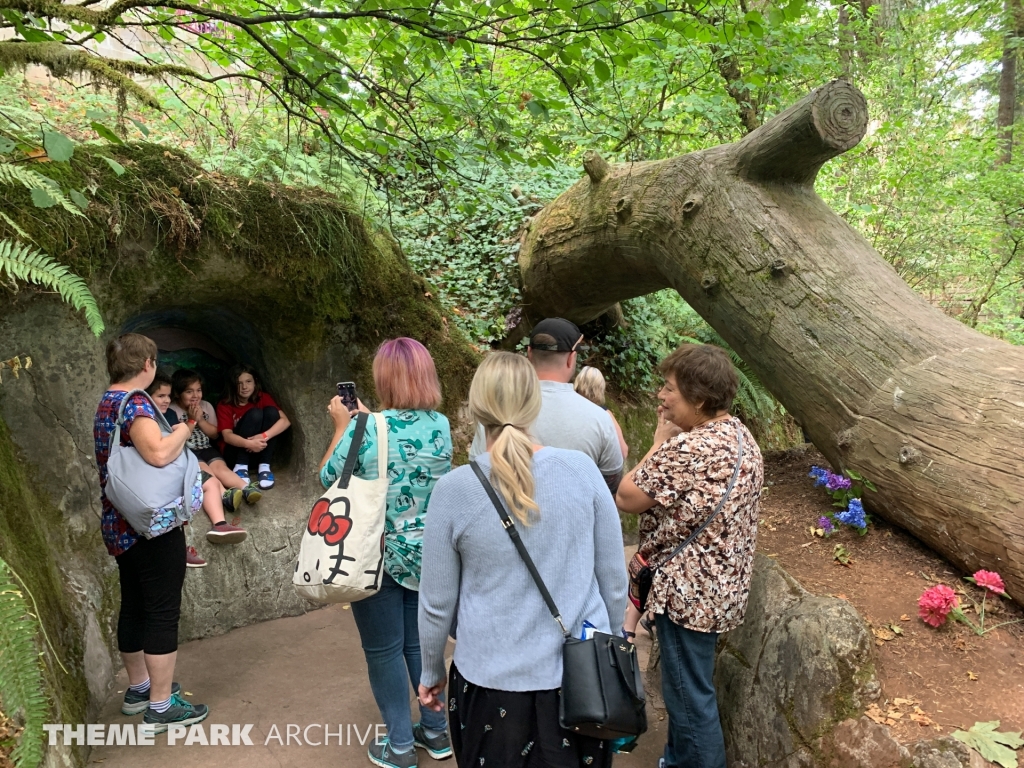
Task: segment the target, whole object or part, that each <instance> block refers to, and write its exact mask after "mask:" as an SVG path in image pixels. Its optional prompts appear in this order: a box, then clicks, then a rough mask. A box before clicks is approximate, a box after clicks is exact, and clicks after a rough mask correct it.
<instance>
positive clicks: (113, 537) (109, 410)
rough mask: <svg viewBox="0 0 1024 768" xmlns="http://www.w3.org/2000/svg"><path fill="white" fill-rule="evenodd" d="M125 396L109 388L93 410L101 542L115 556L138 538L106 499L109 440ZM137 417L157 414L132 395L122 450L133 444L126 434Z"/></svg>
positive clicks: (145, 402)
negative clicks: (101, 510)
mask: <svg viewBox="0 0 1024 768" xmlns="http://www.w3.org/2000/svg"><path fill="white" fill-rule="evenodd" d="M126 394H127V393H126V392H124V391H122V390H117V389H110V390H107V391H106V392H105V393H103V397H102V399H101V400H100V404H99V407H98V408H97V409H96V420H95V422H94V423H93V439H94V441H95V445H96V467H97V469H99V472H100V504H101V506H102V507H103V516H102V527H103V543H104V544H106V545H107V551H108V552H109V553H110V554H111V555H113V556H115V557H116V556H117V555H120V554H123V553H124V552H126V551H127V550H128V548H129V547H131V546H132V545H133V544H134V543H135V542H136V541H138V540H139V535H138V534H137V533H136V532H135V531H134V530H133V529H132V527H131V526H130V525H129V524H128V521H127V520H125V519H124V518H123V517H121V515H120V513H118V511H117V510H116V509H114V505H113V504H111V503H110V501H109V499H107V459H108V458H110V438H111V436H112V435H113V434H114V427H115V426H116V424H117V411H118V409H119V408H120V407H121V401H122V400H124V397H125V395H126ZM140 416H141V417H144V418H145V417H149V418H151V419H156V411H155V410H154V409H153V405H152V403H150V402H149V400H148V399H146V398H145V397H144V396H143V395H138V394H136V395H132V399H131V400H129V401H128V405H126V406H125V408H124V426H122V427H121V445H122V446H123V447H128V446H130V445H131V444H132V441H131V438H130V437H129V436H128V435H129V432H130V431H131V428H132V423H133V422H134V421H135V419H137V418H139V417H140Z"/></svg>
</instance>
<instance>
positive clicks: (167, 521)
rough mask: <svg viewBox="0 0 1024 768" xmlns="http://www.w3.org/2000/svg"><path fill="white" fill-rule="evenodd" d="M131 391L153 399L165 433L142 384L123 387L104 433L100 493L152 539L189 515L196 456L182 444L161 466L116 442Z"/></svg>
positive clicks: (198, 491)
mask: <svg viewBox="0 0 1024 768" xmlns="http://www.w3.org/2000/svg"><path fill="white" fill-rule="evenodd" d="M136 394H141V395H145V397H146V399H147V400H149V402H150V403H151V404H152V405H153V412H154V413H156V423H157V424H158V425H159V426H160V432H161V433H162V434H165V435H169V434H170V433H171V426H170V424H168V423H167V419H166V418H164V415H163V414H162V413H160V409H159V408H157V407H156V403H154V402H153V398H151V397H150V396H149V393H147V392H146V391H145V390H142V389H133V390H132V391H130V392H128V393H126V394H125V396H124V400H122V401H121V407H120V408H118V410H117V423H116V425H115V427H114V434H113V435H112V436H111V438H110V456H109V458H108V459H107V488H106V493H107V498H108V499H109V500H110V503H111V504H113V505H114V509H116V510H117V511H118V512H119V513H120V514H121V517H123V518H124V519H125V520H127V521H128V524H129V525H130V526H131V527H132V528H134V529H135V530H136V531H137V532H138V533H139V534H140V535H142V536H144V537H145V538H147V539H152V538H155V537H157V536H159V535H161V534H163V533H167V532H168V531H170V530H171V529H173V528H177V527H178V526H179V525H182V524H183V523H187V522H188V521H189V520H191V519H192V516H193V515H194V514H195V513H196V512H197V511H198V510H199V507H200V506H201V505H202V503H203V487H202V476H201V474H200V471H199V459H197V458H196V455H195V454H194V453H192V451H190V450H189V449H188V448H184V449H182V451H181V454H180V455H179V456H178V458H176V459H175V460H174V461H172V462H171V463H170V464H168V465H167V466H165V467H154V466H153V465H152V464H150V463H148V462H147V461H146V460H145V459H144V458H142V454H140V453H139V452H138V450H136V449H135V447H134V446H130V447H127V448H126V447H123V446H122V445H121V425H123V424H124V408H125V406H126V405H127V404H128V400H129V399H130V398H131V397H132V396H133V395H136Z"/></svg>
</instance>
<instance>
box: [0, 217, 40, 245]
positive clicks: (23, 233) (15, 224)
mask: <svg viewBox="0 0 1024 768" xmlns="http://www.w3.org/2000/svg"><path fill="white" fill-rule="evenodd" d="M0 219H3V220H4V221H6V222H7V226H9V227H10V228H11V229H13V230H14V231H15V232H17V233H18V234H19V235H21V236H22V237H23V238H25V239H26V240H31V239H32V237H31V235H29V233H28V232H26V231H25V230H24V229H22V228H21V227H19V226H18V222H16V221H15V220H14V219H12V218H11V217H10V216H8V215H7V214H6V213H4V212H3V211H0Z"/></svg>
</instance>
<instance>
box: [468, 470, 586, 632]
mask: <svg viewBox="0 0 1024 768" xmlns="http://www.w3.org/2000/svg"><path fill="white" fill-rule="evenodd" d="M469 464H470V466H471V467H473V471H474V472H475V473H476V477H477V479H478V480H479V481H480V484H481V485H482V486H483V487H484V490H485V491H487V495H488V496H489V497H490V499H491V503H492V504H493V505H494V508H495V509H496V510H498V515H500V516H501V524H502V526H504V528H505V530H506V531H507V532H508V536H509V538H510V539H512V543H513V544H514V545H515V548H516V550H517V551H518V552H519V556H520V557H521V558H523V562H524V563H526V568H527V570H528V571H529V572H530V575H531V576H532V577H533V581H534V583H535V584H536V585H537V589H539V590H540V594H541V597H543V598H544V603H545V604H546V605H547V607H548V610H549V611H551V615H552V616H553V617H554V619H555V621H557V622H558V626H559V627H560V628H561V630H562V634H563V635H564V636H565V637H566V638H568V637H569V630H567V629H566V628H565V623H564V622H563V621H562V614H561V613H559V612H558V606H557V605H555V601H554V600H553V599H552V598H551V593H550V592H548V588H547V587H546V586H545V585H544V580H543V579H542V578H541V577H540V573H539V572H538V571H537V566H536V565H534V564H533V558H531V557H530V553H529V552H527V551H526V545H525V544H523V540H522V539H521V538H520V536H519V531H518V530H516V526H515V523H513V522H512V518H510V517H509V516H508V512H506V511H505V507H504V505H502V503H501V500H500V499H499V498H498V494H497V493H495V491H494V487H493V486H492V485H491V483H490V481H488V479H487V476H486V475H485V474H484V471H483V470H482V469H480V465H479V464H477V463H476V462H475V461H471V462H469Z"/></svg>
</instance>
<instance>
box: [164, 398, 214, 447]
mask: <svg viewBox="0 0 1024 768" xmlns="http://www.w3.org/2000/svg"><path fill="white" fill-rule="evenodd" d="M199 407H200V408H202V410H203V418H204V419H206V420H207V421H208V422H210V423H211V424H214V425H216V424H217V412H216V411H215V410H214V409H213V406H212V405H210V404H209V403H208V402H206V401H205V400H200V401H199ZM171 414H173V415H174V416H175V417H176V418H177V421H176V422H175V423H182V424H184V423H185V421H186V420H187V419H188V412H187V411H186V410H185V409H184V408H182V407H181V406H180V405H178V404H177V403H171V405H170V407H169V408H168V409H167V413H165V414H164V416H166V417H168V418H167V423H168V424H170V423H171V420H170V418H169V417H170V416H171ZM216 439H217V438H214V440H216ZM185 445H187V446H188V447H189V448H191V449H192V450H193V451H204V450H206V449H207V448H210V447H212V446H211V443H210V438H209V436H208V435H207V434H206V433H205V432H203V430H202V429H201V428H200V427H199V425H198V424H197V425H196V427H195V429H193V430H192V434H191V435H189V438H188V440H186V441H185Z"/></svg>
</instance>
